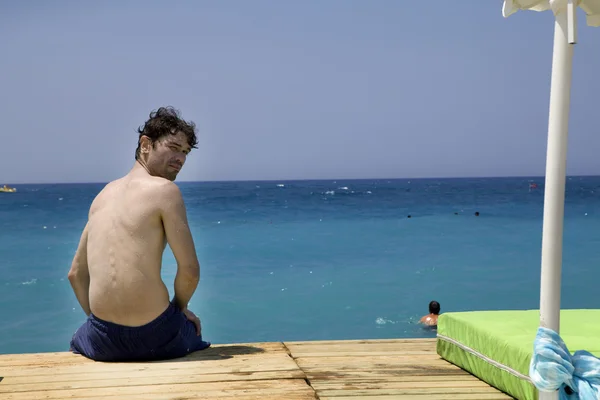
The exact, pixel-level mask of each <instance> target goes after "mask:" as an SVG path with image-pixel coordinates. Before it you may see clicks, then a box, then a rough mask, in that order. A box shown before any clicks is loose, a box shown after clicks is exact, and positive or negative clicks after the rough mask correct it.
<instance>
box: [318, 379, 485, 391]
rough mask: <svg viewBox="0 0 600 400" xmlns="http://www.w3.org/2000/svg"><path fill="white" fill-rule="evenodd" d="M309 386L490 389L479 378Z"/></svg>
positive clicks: (329, 382)
mask: <svg viewBox="0 0 600 400" xmlns="http://www.w3.org/2000/svg"><path fill="white" fill-rule="evenodd" d="M310 384H311V386H312V387H313V388H314V389H315V390H317V391H323V390H352V391H354V390H371V389H377V390H381V389H410V390H414V389H428V388H430V389H458V388H469V390H470V388H480V389H485V390H487V389H490V385H488V384H487V383H485V382H483V381H480V380H456V381H448V380H446V381H425V382H424V381H420V382H416V381H387V380H379V381H371V382H360V381H359V382H357V381H341V380H335V379H333V380H328V381H320V380H316V381H310Z"/></svg>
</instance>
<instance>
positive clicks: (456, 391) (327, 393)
mask: <svg viewBox="0 0 600 400" xmlns="http://www.w3.org/2000/svg"><path fill="white" fill-rule="evenodd" d="M496 393H498V390H497V389H495V388H493V387H491V386H488V387H481V388H472V387H465V388H445V387H442V388H414V389H412V388H404V389H376V388H373V389H363V390H350V389H341V390H317V396H318V397H319V398H320V399H321V398H323V397H337V396H380V395H385V396H397V397H399V396H406V395H413V396H414V395H421V396H423V397H424V398H425V397H427V398H428V396H430V395H440V394H444V395H447V394H452V395H453V396H454V398H455V399H462V398H463V397H462V396H463V395H464V394H470V395H475V394H477V395H480V394H496ZM355 398H356V397H355Z"/></svg>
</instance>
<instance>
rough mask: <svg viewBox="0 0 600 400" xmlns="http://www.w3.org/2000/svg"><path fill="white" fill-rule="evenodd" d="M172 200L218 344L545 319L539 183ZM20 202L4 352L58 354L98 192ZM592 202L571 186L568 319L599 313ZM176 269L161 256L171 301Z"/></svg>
mask: <svg viewBox="0 0 600 400" xmlns="http://www.w3.org/2000/svg"><path fill="white" fill-rule="evenodd" d="M531 181H533V182H536V183H537V184H538V188H536V189H530V188H529V182H531ZM179 185H180V187H181V188H182V191H183V194H184V198H185V200H186V204H187V207H188V216H189V220H190V224H191V227H192V231H193V234H194V238H195V241H196V245H197V250H198V257H199V260H200V264H201V282H200V285H199V288H198V290H197V292H196V294H195V295H194V297H193V299H192V301H191V307H190V308H191V309H192V310H194V311H196V313H197V314H198V315H199V317H200V318H201V320H202V323H203V332H204V336H205V338H206V340H210V341H212V342H213V343H240V342H256V341H280V340H320V339H357V338H395V337H433V336H434V335H435V332H432V331H428V330H424V329H423V328H421V327H420V326H419V325H418V324H417V323H416V321H417V320H418V319H419V318H420V317H421V316H422V315H423V314H425V313H426V312H427V304H428V303H429V301H430V300H437V301H439V302H440V303H441V306H442V312H444V311H461V310H485V309H525V308H537V307H538V303H539V277H540V251H541V232H542V213H543V179H542V178H505V179H500V178H495V179H441V180H438V179H421V180H414V179H413V180H407V179H404V180H360V181H342V180H338V181H331V180H328V181H294V182H285V181H281V182H226V183H212V182H211V183H179ZM16 187H17V188H18V192H17V193H13V194H3V193H0V227H1V230H0V257H1V258H0V259H1V263H0V277H1V278H0V310H2V311H1V314H0V316H1V317H2V324H0V353H16V352H40V351H65V350H68V344H69V340H70V338H71V336H72V334H73V332H74V331H75V329H77V327H78V326H79V325H80V324H81V323H83V321H84V318H85V315H84V314H83V312H82V311H81V309H80V307H79V304H78V303H77V300H76V298H75V296H74V295H73V293H72V291H71V288H70V286H69V283H68V280H67V279H66V274H67V272H68V270H69V267H70V263H71V259H72V256H73V254H74V252H75V249H76V246H77V242H78V240H79V235H80V233H81V230H82V228H83V226H84V225H85V219H86V216H87V211H88V208H89V205H90V203H91V201H92V200H93V198H94V196H95V195H96V194H97V193H98V192H99V191H100V190H101V188H102V187H103V185H101V184H77V185H71V184H68V185H67V184H62V185H17V186H16ZM599 194H600V177H572V178H568V182H567V199H566V207H565V244H564V266H563V289H562V290H563V292H562V306H563V307H564V308H600V299H599V298H598V296H595V295H593V293H594V292H595V289H594V287H595V283H596V282H598V281H599V280H600V268H598V265H597V263H598V261H597V260H598V254H600V253H598V248H599V247H600V246H599V245H600V229H599V228H600V199H599V196H598V195H599ZM475 211H479V212H480V216H478V217H476V216H475V215H474V213H475ZM455 213H458V215H456V214H455ZM408 215H410V216H411V218H408ZM175 270H176V264H175V261H174V258H173V256H172V254H171V253H170V250H169V249H168V248H167V251H166V254H165V257H164V267H163V277H164V279H165V281H166V283H167V285H168V287H169V289H170V291H171V294H172V293H173V292H172V290H173V279H174V276H175Z"/></svg>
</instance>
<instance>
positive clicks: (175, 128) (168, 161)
mask: <svg viewBox="0 0 600 400" xmlns="http://www.w3.org/2000/svg"><path fill="white" fill-rule="evenodd" d="M137 132H138V133H139V138H138V147H137V149H136V150H135V159H136V160H137V161H138V162H139V163H140V164H142V166H144V168H146V170H147V171H148V173H149V174H150V175H154V176H161V177H163V178H166V179H169V180H170V181H174V180H175V178H176V177H177V174H178V173H179V171H180V170H181V168H182V167H183V164H184V163H185V160H186V157H187V155H188V153H189V152H190V151H191V150H192V149H195V148H197V147H196V145H197V144H198V139H197V138H196V125H195V124H194V123H193V122H192V121H189V122H186V121H184V120H183V119H182V118H181V117H180V116H179V112H178V111H177V110H175V109H173V107H161V108H159V109H158V110H156V111H152V112H151V113H150V118H149V119H148V120H147V121H146V122H145V124H144V126H143V127H139V128H138V130H137Z"/></svg>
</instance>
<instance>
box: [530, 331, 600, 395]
mask: <svg viewBox="0 0 600 400" xmlns="http://www.w3.org/2000/svg"><path fill="white" fill-rule="evenodd" d="M529 376H530V377H531V380H532V382H533V384H534V385H535V387H536V388H538V390H540V391H546V392H553V391H556V390H559V399H560V400H574V399H580V400H600V359H599V358H597V357H595V356H594V355H592V354H591V353H590V352H588V351H585V350H578V351H576V352H575V353H574V354H573V355H571V353H570V352H569V349H567V346H566V344H565V342H564V341H563V340H562V339H561V337H560V336H559V335H558V334H557V333H556V332H554V331H553V330H552V329H548V328H543V327H540V328H539V329H538V332H537V336H536V338H535V342H534V345H533V357H532V358H531V364H530V365H529Z"/></svg>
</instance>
